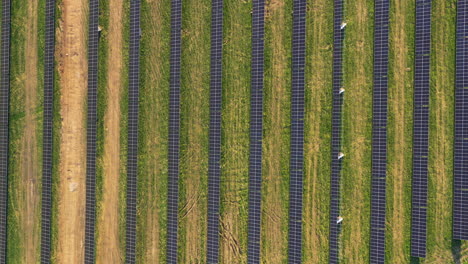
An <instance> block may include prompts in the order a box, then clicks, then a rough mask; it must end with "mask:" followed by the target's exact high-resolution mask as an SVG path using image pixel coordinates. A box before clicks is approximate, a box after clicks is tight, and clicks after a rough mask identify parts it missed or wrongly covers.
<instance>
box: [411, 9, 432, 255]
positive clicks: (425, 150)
mask: <svg viewBox="0 0 468 264" xmlns="http://www.w3.org/2000/svg"><path fill="white" fill-rule="evenodd" d="M415 33H416V42H415V50H416V53H415V74H414V99H413V100H414V113H413V126H414V127H413V180H412V181H413V182H412V209H411V223H412V224H411V256H413V257H422V258H423V257H425V256H426V217H427V183H428V179H427V175H428V170H427V162H428V154H429V66H430V46H431V0H418V1H416V32H415Z"/></svg>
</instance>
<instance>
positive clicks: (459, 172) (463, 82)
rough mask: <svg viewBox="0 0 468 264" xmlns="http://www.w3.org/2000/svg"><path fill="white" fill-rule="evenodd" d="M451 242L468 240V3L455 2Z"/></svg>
mask: <svg viewBox="0 0 468 264" xmlns="http://www.w3.org/2000/svg"><path fill="white" fill-rule="evenodd" d="M456 45H457V52H456V81H455V142H454V144H455V145H454V148H455V155H454V182H453V183H454V188H453V190H454V195H453V239H457V240H468V65H467V61H468V0H458V1H457V44H456Z"/></svg>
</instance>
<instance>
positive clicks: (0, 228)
mask: <svg viewBox="0 0 468 264" xmlns="http://www.w3.org/2000/svg"><path fill="white" fill-rule="evenodd" d="M10 7H11V3H10V0H3V1H2V33H1V34H2V38H1V47H0V48H1V50H0V60H1V61H0V74H1V76H0V263H6V249H7V218H8V144H9V141H8V140H9V139H8V128H9V123H8V121H9V120H8V115H9V102H10V22H11V14H10Z"/></svg>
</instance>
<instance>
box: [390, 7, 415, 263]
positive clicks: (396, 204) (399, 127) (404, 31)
mask: <svg viewBox="0 0 468 264" xmlns="http://www.w3.org/2000/svg"><path fill="white" fill-rule="evenodd" d="M393 4H394V6H395V9H394V10H395V11H394V14H393V21H395V24H394V25H392V30H391V31H390V34H391V35H390V39H391V45H392V46H391V53H390V56H391V57H393V58H392V60H391V61H392V62H393V63H392V64H390V67H393V68H390V71H391V72H393V75H392V76H393V77H392V78H391V79H390V80H389V84H390V89H389V98H390V100H389V110H390V111H389V120H390V122H389V124H390V125H389V129H388V130H389V133H388V134H389V139H390V138H391V137H392V138H391V142H393V144H391V145H389V147H388V157H389V162H388V185H389V186H390V188H389V191H390V190H392V191H393V194H390V195H392V196H393V197H392V198H391V199H389V201H391V203H392V204H391V205H390V207H391V208H392V210H391V211H390V213H389V214H388V222H389V226H390V232H389V233H390V235H389V236H388V237H389V239H388V243H389V246H388V247H387V249H388V250H389V251H390V255H391V257H392V259H390V260H389V261H390V262H392V263H407V262H409V258H408V255H409V252H408V251H407V247H406V245H407V243H408V242H409V240H408V239H409V237H408V234H409V232H410V230H409V221H407V220H408V219H410V218H411V215H410V212H409V208H408V206H407V205H408V203H407V201H408V199H411V194H410V193H407V192H406V191H407V190H408V189H407V188H406V186H408V185H410V184H411V170H409V168H411V164H412V163H411V160H412V159H411V148H410V147H408V146H411V145H412V143H411V140H408V139H411V138H412V135H411V133H410V131H411V124H409V123H408V119H411V114H412V110H411V106H408V103H407V102H408V99H409V100H411V99H412V89H410V87H413V85H412V81H413V78H412V75H413V74H414V71H413V70H408V69H412V68H413V66H412V65H413V62H412V61H411V62H408V56H402V55H403V54H408V52H409V49H410V47H409V45H411V44H410V43H409V41H408V38H407V36H408V23H409V22H413V21H408V20H410V19H409V18H408V11H407V10H408V9H409V8H410V7H412V6H411V4H410V3H409V2H408V1H405V0H394V1H393ZM409 32H412V31H411V30H410V31H409ZM413 34H414V33H413ZM409 93H411V95H409Z"/></svg>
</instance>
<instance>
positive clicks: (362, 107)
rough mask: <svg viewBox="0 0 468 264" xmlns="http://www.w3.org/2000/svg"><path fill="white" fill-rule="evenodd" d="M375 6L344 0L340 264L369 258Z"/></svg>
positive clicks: (366, 0)
mask: <svg viewBox="0 0 468 264" xmlns="http://www.w3.org/2000/svg"><path fill="white" fill-rule="evenodd" d="M373 10H374V7H373V1H371V0H357V1H349V0H347V1H345V14H346V15H345V19H346V21H347V23H348V26H347V27H346V36H345V41H344V42H345V47H344V50H343V52H344V60H343V63H344V65H343V71H344V75H343V76H344V87H345V89H346V95H345V98H344V106H343V128H342V129H343V141H342V149H343V152H344V153H345V155H346V158H345V159H344V162H343V169H342V172H341V175H342V176H341V179H342V180H341V182H342V184H341V197H342V200H341V201H342V202H341V214H342V216H343V218H344V219H346V221H343V225H342V240H341V253H340V254H341V260H342V261H341V263H366V262H369V249H368V246H364V245H369V231H370V228H369V223H370V218H369V217H370V177H371V138H372V135H371V128H372V87H373V85H372V80H373V75H372V67H373V60H372V58H373V22H374V21H373V15H374V14H373ZM356 241H359V243H356Z"/></svg>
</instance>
